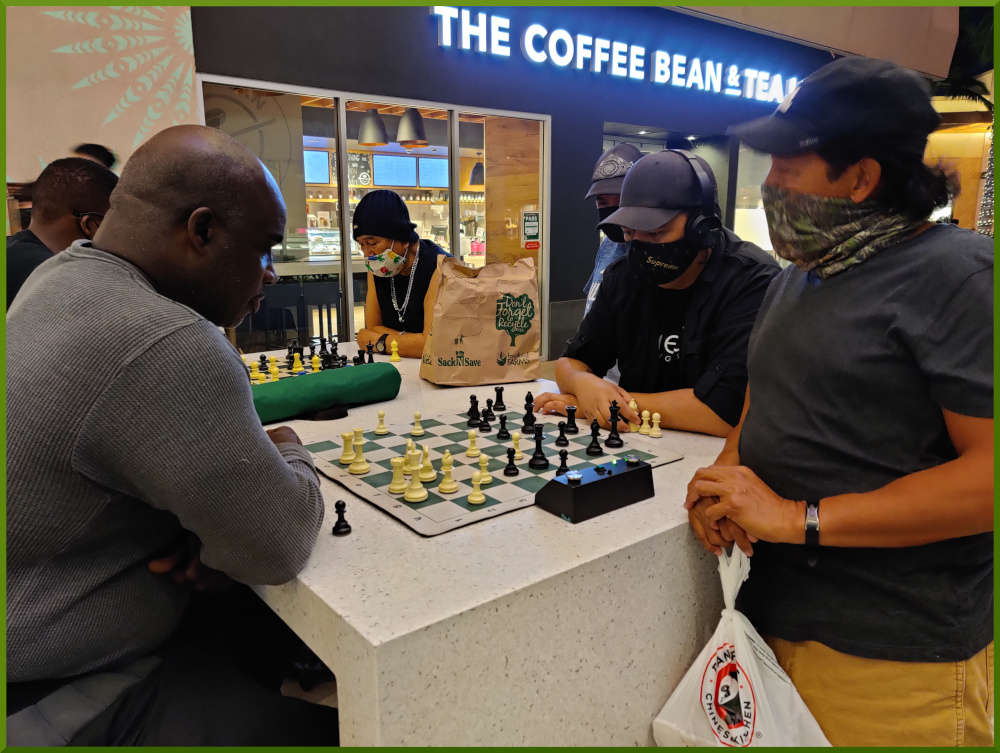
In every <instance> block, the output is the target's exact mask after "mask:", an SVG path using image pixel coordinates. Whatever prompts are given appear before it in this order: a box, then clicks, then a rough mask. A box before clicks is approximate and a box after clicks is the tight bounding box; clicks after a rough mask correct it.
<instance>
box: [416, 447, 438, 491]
mask: <svg viewBox="0 0 1000 753" xmlns="http://www.w3.org/2000/svg"><path fill="white" fill-rule="evenodd" d="M420 449H421V450H423V453H424V458H423V463H421V465H420V474H419V475H420V480H421V481H423V482H424V483H425V484H429V483H430V482H431V481H437V477H438V474H437V471H435V470H434V466H433V465H431V458H430V453H429V452H427V445H420Z"/></svg>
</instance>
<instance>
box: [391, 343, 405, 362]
mask: <svg viewBox="0 0 1000 753" xmlns="http://www.w3.org/2000/svg"><path fill="white" fill-rule="evenodd" d="M389 352H390V353H391V354H392V355H390V356H389V360H390V361H391V362H392V363H399V362H400V360H402V359H400V357H399V343H397V342H396V341H395V340H393V341H391V342H390V343H389Z"/></svg>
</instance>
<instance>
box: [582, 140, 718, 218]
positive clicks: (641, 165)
mask: <svg viewBox="0 0 1000 753" xmlns="http://www.w3.org/2000/svg"><path fill="white" fill-rule="evenodd" d="M694 159H696V160H698V161H699V163H700V164H701V166H702V167H703V168H704V169H705V172H706V173H707V174H708V176H709V177H710V179H711V181H712V188H713V191H712V194H713V195H712V197H711V201H712V204H713V205H714V203H715V176H714V175H713V173H712V170H711V168H710V167H709V166H708V163H707V162H705V161H704V160H702V159H701V158H700V157H694ZM705 204H706V202H705V201H703V197H702V195H701V186H700V185H699V184H698V179H697V178H696V177H695V174H694V170H693V169H692V167H691V165H690V164H689V163H688V161H687V159H686V158H685V157H684V155H682V154H679V153H678V152H676V151H672V150H669V149H665V150H664V151H662V152H656V153H655V154H647V155H646V156H644V157H643V158H642V159H640V160H639V161H638V162H636V163H635V165H633V166H632V169H631V170H629V171H628V174H627V175H626V176H625V180H624V182H623V183H622V193H621V200H620V202H619V206H618V210H617V211H615V212H613V213H612V214H610V215H609V216H608V217H607V218H606V219H605V220H604V222H602V223H601V224H600V225H598V227H599V228H603V227H604V226H605V225H620V226H621V227H626V228H629V229H631V230H642V231H644V232H651V231H653V230H656V229H657V228H659V227H662V226H663V225H665V224H667V223H668V222H670V221H671V220H672V219H674V217H676V216H677V215H679V214H680V213H681V212H687V211H689V210H691V209H697V208H699V207H702V206H705Z"/></svg>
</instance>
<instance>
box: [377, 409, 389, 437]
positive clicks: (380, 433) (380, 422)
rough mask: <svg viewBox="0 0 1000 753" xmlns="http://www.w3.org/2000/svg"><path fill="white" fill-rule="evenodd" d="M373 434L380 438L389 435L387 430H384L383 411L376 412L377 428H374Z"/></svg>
mask: <svg viewBox="0 0 1000 753" xmlns="http://www.w3.org/2000/svg"><path fill="white" fill-rule="evenodd" d="M375 433H376V434H377V435H378V436H380V437H382V436H385V435H386V434H388V433H389V430H388V429H387V428H385V411H384V410H380V411H379V412H378V426H376V427H375Z"/></svg>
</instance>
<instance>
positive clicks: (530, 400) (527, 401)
mask: <svg viewBox="0 0 1000 753" xmlns="http://www.w3.org/2000/svg"><path fill="white" fill-rule="evenodd" d="M534 402H535V396H534V395H532V394H531V393H530V392H529V393H528V394H527V395H525V396H524V404H525V405H531V404H532V403H534Z"/></svg>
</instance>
